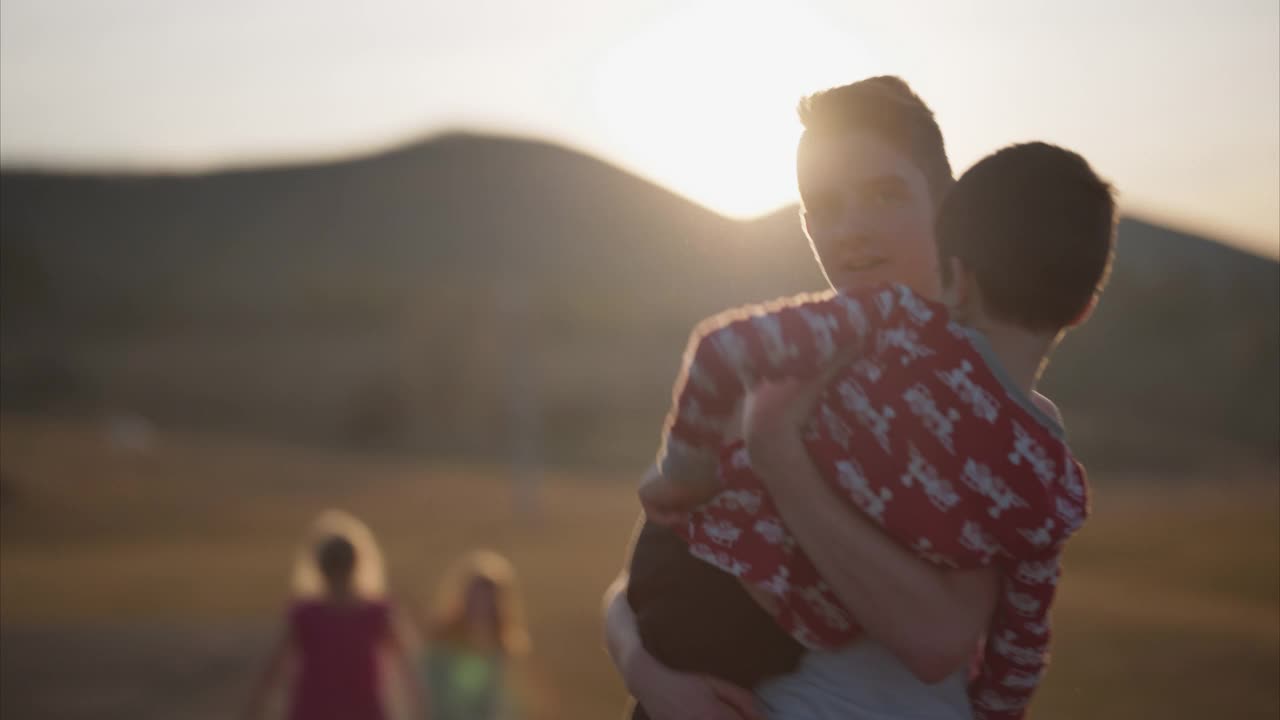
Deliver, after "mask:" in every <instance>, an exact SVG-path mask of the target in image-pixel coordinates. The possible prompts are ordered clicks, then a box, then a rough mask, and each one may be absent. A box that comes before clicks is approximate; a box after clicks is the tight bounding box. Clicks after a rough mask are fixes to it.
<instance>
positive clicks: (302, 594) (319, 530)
mask: <svg viewBox="0 0 1280 720" xmlns="http://www.w3.org/2000/svg"><path fill="white" fill-rule="evenodd" d="M335 536H337V537H341V538H345V539H346V540H347V542H350V543H351V545H352V546H353V547H354V548H355V551H356V552H355V555H356V565H355V574H354V575H353V576H352V579H351V588H352V590H353V591H354V592H355V594H356V595H357V596H359V597H362V598H365V599H367V600H375V599H378V598H381V597H382V596H383V595H384V594H385V593H386V589H387V582H386V580H387V578H386V568H385V566H384V564H383V561H382V552H381V550H379V548H378V543H377V541H376V540H374V539H373V532H371V531H370V530H369V527H368V526H367V525H365V524H364V523H363V522H361V521H360V520H359V519H358V518H356V517H355V516H354V515H352V514H350V513H348V512H345V511H342V510H326V511H325V512H323V513H321V514H320V516H319V517H317V518H316V519H315V521H314V522H312V524H311V528H310V529H309V530H308V531H307V535H306V537H305V538H304V539H303V542H302V545H301V546H299V548H298V555H297V559H296V560H295V561H294V566H293V582H292V585H293V594H294V596H295V597H297V598H316V597H320V596H322V595H324V594H325V591H326V588H325V581H324V575H323V573H321V572H320V567H319V565H318V563H317V559H316V550H317V548H318V547H319V545H320V543H322V542H324V541H325V540H326V539H327V538H331V537H335Z"/></svg>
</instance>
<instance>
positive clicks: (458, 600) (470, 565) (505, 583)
mask: <svg viewBox="0 0 1280 720" xmlns="http://www.w3.org/2000/svg"><path fill="white" fill-rule="evenodd" d="M476 581H483V582H488V583H489V584H490V585H491V586H492V587H493V595H494V598H493V600H494V608H495V613H496V616H497V617H496V618H495V622H496V623H497V628H496V633H495V634H496V635H497V641H498V645H499V647H500V648H501V649H502V651H503V653H505V654H506V655H507V656H508V657H517V656H521V655H525V654H527V653H528V652H529V651H530V650H531V649H532V642H531V641H530V638H529V630H528V627H527V626H526V625H525V619H524V606H523V604H522V603H521V600H520V586H519V582H518V580H517V579H516V571H515V568H514V567H513V566H512V565H511V562H510V561H509V560H507V559H506V558H505V557H503V556H502V555H499V554H498V553H496V552H493V551H491V550H473V551H471V552H469V553H467V554H466V555H463V556H462V557H461V558H459V559H458V560H457V561H456V562H454V564H453V565H452V566H451V567H450V568H449V570H448V571H447V572H446V573H445V575H444V577H443V578H442V579H441V581H440V585H439V588H438V590H437V592H436V603H435V611H434V612H433V614H432V622H431V627H432V629H433V632H432V634H433V636H434V639H436V640H438V641H443V642H446V643H454V644H462V643H464V642H465V639H466V636H467V595H468V593H469V591H470V588H471V586H472V585H473V584H474V583H475V582H476Z"/></svg>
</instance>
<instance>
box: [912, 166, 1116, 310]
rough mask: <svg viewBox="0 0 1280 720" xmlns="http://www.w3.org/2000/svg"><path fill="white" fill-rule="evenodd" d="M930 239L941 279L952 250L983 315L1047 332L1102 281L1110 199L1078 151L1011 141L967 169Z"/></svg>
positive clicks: (1111, 224) (1110, 241) (1087, 301)
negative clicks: (970, 279) (973, 284)
mask: <svg viewBox="0 0 1280 720" xmlns="http://www.w3.org/2000/svg"><path fill="white" fill-rule="evenodd" d="M1044 218H1054V219H1055V221H1056V222H1054V223H1053V224H1052V225H1050V226H1047V227H1046V223H1045V222H1044V220H1043V219H1044ZM1032 237H1034V238H1035V240H1034V241H1033V242H1028V238H1032ZM937 238H938V258H939V260H941V262H940V266H941V269H942V280H943V283H944V284H946V283H949V282H950V280H951V277H950V276H951V263H950V262H949V259H950V258H959V259H960V260H961V262H963V263H964V266H965V267H966V268H968V270H969V271H971V272H973V273H974V275H975V276H976V278H977V281H978V287H979V289H980V291H981V293H982V300H983V303H984V305H985V307H986V310H987V311H988V312H989V313H991V314H992V315H993V316H995V317H997V318H999V319H1001V320H1004V321H1006V322H1010V323H1013V324H1016V325H1019V326H1022V327H1025V328H1026V329H1028V330H1033V331H1036V332H1050V333H1053V332H1057V331H1059V330H1061V329H1063V328H1065V327H1069V326H1071V325H1073V324H1075V323H1076V322H1078V321H1080V320H1081V319H1083V316H1084V315H1085V313H1086V312H1087V311H1088V310H1089V308H1090V307H1091V306H1092V304H1093V299H1094V297H1095V296H1096V295H1097V293H1098V291H1099V290H1101V289H1102V285H1103V284H1104V283H1105V281H1106V276H1107V272H1108V269H1109V268H1110V265H1111V257H1112V248H1113V246H1114V241H1115V199H1114V197H1113V194H1112V189H1111V186H1110V185H1109V184H1107V183H1106V182H1105V181H1103V180H1102V179H1100V178H1099V177H1098V176H1097V175H1096V174H1094V172H1093V169H1092V168H1090V167H1089V163H1088V162H1086V161H1085V159H1084V158H1082V157H1080V156H1079V155H1077V154H1076V153H1073V152H1071V151H1070V150H1064V149H1062V148H1060V147H1055V146H1052V145H1048V144H1045V143H1040V142H1036V143H1026V144H1022V145H1012V146H1009V147H1007V148H1004V149H1002V150H999V151H997V152H996V153H994V154H992V155H989V156H988V157H986V158H984V159H983V160H981V161H980V162H978V163H977V164H976V165H974V166H973V167H972V168H970V169H969V170H968V171H967V172H966V173H965V182H964V183H963V184H962V185H958V186H956V187H955V188H954V189H953V190H952V191H951V197H949V198H947V201H946V202H945V203H944V204H943V207H942V209H941V210H940V211H939V213H938V221H937ZM1012 268H1016V269H1017V270H1016V271H1012V270H1011V269H1012Z"/></svg>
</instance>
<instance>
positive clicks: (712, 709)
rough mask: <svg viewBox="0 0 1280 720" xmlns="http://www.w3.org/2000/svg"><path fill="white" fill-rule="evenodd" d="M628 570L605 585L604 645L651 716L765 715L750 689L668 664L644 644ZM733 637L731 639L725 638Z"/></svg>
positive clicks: (660, 719)
mask: <svg viewBox="0 0 1280 720" xmlns="http://www.w3.org/2000/svg"><path fill="white" fill-rule="evenodd" d="M626 590H627V574H626V573H625V572H624V573H622V574H621V575H619V576H618V579H617V580H615V581H614V582H613V584H612V585H610V586H609V588H608V589H607V590H605V594H604V606H605V610H604V629H605V647H606V649H607V650H608V652H609V658H610V659H611V660H612V661H613V664H614V667H616V668H617V669H618V673H619V674H621V675H622V679H623V682H624V683H625V684H626V686H627V690H628V692H630V693H631V695H632V697H634V698H636V700H638V701H639V702H640V704H641V705H643V706H644V709H645V711H646V712H647V713H648V715H649V717H650V718H652V719H653V720H677V719H678V718H688V717H696V718H704V719H705V720H764V716H763V715H762V714H761V713H760V711H759V709H758V708H757V707H756V701H755V696H754V695H752V694H751V692H750V691H749V690H745V689H743V688H740V687H738V686H736V685H732V684H730V683H727V682H725V681H723V680H720V679H718V678H714V677H711V676H708V675H696V674H693V673H682V672H677V671H675V670H671V669H670V668H667V667H666V666H664V665H663V664H662V663H660V662H658V661H657V659H655V658H654V657H653V656H652V655H650V654H649V652H648V651H647V650H645V648H644V644H643V643H642V642H641V640H640V629H639V627H638V626H637V624H636V615H635V612H634V611H633V610H632V609H631V605H630V604H629V603H628V602H627V592H626ZM726 641H731V639H728V638H727V639H726Z"/></svg>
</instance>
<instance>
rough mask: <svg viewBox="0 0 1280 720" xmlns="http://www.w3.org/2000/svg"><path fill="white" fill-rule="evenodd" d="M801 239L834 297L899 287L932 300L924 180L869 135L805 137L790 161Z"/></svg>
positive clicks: (929, 212)
mask: <svg viewBox="0 0 1280 720" xmlns="http://www.w3.org/2000/svg"><path fill="white" fill-rule="evenodd" d="M797 178H798V181H799V185H800V198H801V201H802V202H803V204H804V211H803V219H804V226H805V232H806V233H807V234H808V236H809V241H810V242H811V243H813V251H814V253H815V254H816V255H817V256H818V263H819V264H820V265H821V266H822V271H823V272H824V273H825V274H826V276H827V281H828V282H830V283H831V285H832V287H834V288H836V289H837V290H856V289H859V288H864V287H869V286H872V285H876V284H879V283H885V282H900V283H904V284H906V285H909V286H910V287H911V288H912V289H913V290H915V291H916V292H918V293H920V294H921V295H924V296H925V297H929V298H936V297H938V294H939V291H940V288H939V280H938V272H937V262H938V260H937V252H936V250H935V246H934V238H933V216H934V203H933V197H932V194H931V193H930V192H929V184H928V182H927V181H926V180H925V177H924V173H922V172H920V169H919V168H918V167H916V165H915V164H914V163H913V162H911V160H910V159H908V158H907V157H906V156H905V155H903V154H901V153H900V152H898V151H897V150H896V149H895V148H894V147H893V146H892V145H890V144H889V143H887V142H885V141H884V140H882V139H881V138H880V137H878V136H877V135H875V134H873V133H869V132H863V131H857V130H853V131H849V132H845V133H842V134H839V135H830V136H820V137H808V138H806V139H805V140H804V141H802V143H801V146H800V150H799V155H798V159H797Z"/></svg>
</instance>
